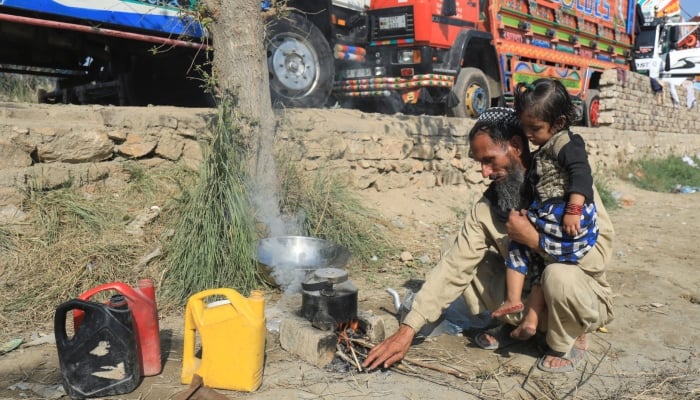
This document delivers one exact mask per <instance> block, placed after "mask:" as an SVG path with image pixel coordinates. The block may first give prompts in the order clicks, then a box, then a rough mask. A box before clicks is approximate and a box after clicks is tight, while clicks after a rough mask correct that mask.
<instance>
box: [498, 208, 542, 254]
mask: <svg viewBox="0 0 700 400" xmlns="http://www.w3.org/2000/svg"><path fill="white" fill-rule="evenodd" d="M506 229H507V230H508V237H509V238H510V240H515V241H516V242H518V243H520V244H523V245H525V246H527V247H529V248H531V249H533V250H535V251H539V247H540V235H539V233H537V229H535V227H534V225H532V223H531V222H530V220H529V219H528V218H527V210H520V211H515V210H512V211H511V212H510V215H509V216H508V222H506Z"/></svg>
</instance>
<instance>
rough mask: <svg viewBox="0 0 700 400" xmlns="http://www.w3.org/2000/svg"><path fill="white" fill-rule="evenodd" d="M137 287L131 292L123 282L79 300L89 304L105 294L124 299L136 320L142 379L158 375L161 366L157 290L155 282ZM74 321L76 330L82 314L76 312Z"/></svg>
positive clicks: (146, 281) (147, 281) (86, 293)
mask: <svg viewBox="0 0 700 400" xmlns="http://www.w3.org/2000/svg"><path fill="white" fill-rule="evenodd" d="M136 285H137V287H136V288H132V287H131V286H129V285H127V284H126V283H122V282H111V283H106V284H104V285H100V286H97V287H94V288H92V289H90V290H88V291H87V292H85V293H83V294H81V295H80V296H78V299H80V300H89V299H90V298H91V297H92V296H94V295H96V294H97V293H99V292H103V291H105V290H115V291H117V292H119V294H121V295H123V296H124V297H125V298H126V302H127V304H128V305H129V309H130V310H131V313H132V315H133V319H134V329H135V331H136V339H137V342H138V353H139V360H140V362H141V369H142V375H143V376H153V375H158V374H159V373H160V371H161V369H162V365H161V354H160V330H159V327H158V307H157V306H156V292H155V287H154V285H153V280H152V279H141V280H139V281H138V282H137V284H136ZM73 317H74V325H75V326H76V329H77V327H78V326H79V325H80V321H81V319H82V314H81V313H79V312H78V311H76V312H74V313H73Z"/></svg>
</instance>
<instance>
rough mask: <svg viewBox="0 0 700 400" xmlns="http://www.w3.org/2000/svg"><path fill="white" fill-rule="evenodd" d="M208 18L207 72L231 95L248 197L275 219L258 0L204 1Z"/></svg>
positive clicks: (271, 118) (271, 124)
mask: <svg viewBox="0 0 700 400" xmlns="http://www.w3.org/2000/svg"><path fill="white" fill-rule="evenodd" d="M205 5H206V7H207V8H208V9H209V10H210V11H211V12H212V15H213V16H214V21H213V23H212V24H211V26H210V28H209V29H210V31H211V35H212V42H213V48H214V61H213V75H214V78H215V79H216V81H217V87H218V90H219V93H223V92H229V93H232V94H234V97H235V99H236V103H235V106H236V107H237V109H238V111H239V113H240V114H242V117H243V120H244V121H247V123H246V126H244V127H242V128H243V129H244V130H243V134H244V135H245V138H246V140H247V142H248V143H247V144H248V146H249V149H250V152H249V155H250V157H249V164H248V165H249V170H250V177H251V180H252V183H253V193H252V195H251V198H252V200H253V203H254V204H255V206H256V207H257V208H258V210H257V211H258V215H261V216H262V219H263V222H265V223H266V225H268V227H269V226H270V224H271V222H270V221H265V220H266V219H268V218H269V219H273V220H277V219H279V208H278V207H279V202H278V201H277V199H278V197H279V196H278V193H277V187H278V182H277V174H276V168H275V158H274V149H273V145H274V133H275V115H274V112H273V111H272V103H271V100H270V86H269V77H268V67H267V55H266V47H265V30H264V23H263V17H262V12H261V9H260V2H259V1H254V0H205Z"/></svg>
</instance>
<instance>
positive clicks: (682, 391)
mask: <svg viewBox="0 0 700 400" xmlns="http://www.w3.org/2000/svg"><path fill="white" fill-rule="evenodd" d="M609 189H610V190H612V191H613V192H616V193H617V194H620V195H624V198H625V199H627V200H628V201H626V204H625V206H624V207H622V208H619V209H616V210H611V211H610V213H611V216H612V219H613V223H614V227H615V230H616V233H617V235H616V242H615V248H614V256H613V261H612V263H611V265H610V266H609V275H608V279H609V281H610V282H611V284H612V285H613V287H614V291H615V312H616V319H615V320H614V321H613V322H612V323H611V324H610V325H609V326H608V327H607V328H608V332H607V333H601V332H598V333H595V334H593V335H590V345H591V352H590V354H589V356H588V359H587V362H586V363H585V364H584V365H582V366H581V367H580V368H579V369H578V370H577V371H576V372H574V373H569V374H545V373H542V372H539V371H538V370H537V369H536V368H533V366H534V364H535V361H536V357H537V356H538V354H539V350H538V347H537V345H536V343H535V342H534V341H533V342H526V343H521V344H517V345H513V346H510V347H508V348H505V349H502V350H499V351H496V352H494V351H486V350H481V349H478V348H476V347H474V346H473V345H472V344H471V342H470V341H469V340H468V339H467V338H465V337H460V336H448V335H441V336H437V337H431V338H428V339H427V340H425V341H423V342H420V343H418V344H416V345H415V346H414V347H413V348H412V349H411V351H410V353H409V357H411V359H413V360H421V361H422V362H426V363H432V364H433V365H439V366H442V367H443V368H453V369H455V370H456V371H459V372H461V373H462V377H458V376H454V375H451V374H448V373H445V372H438V371H434V370H430V369H425V368H420V367H415V366H413V365H411V364H409V365H407V369H405V370H402V371H399V370H397V369H395V368H392V369H390V370H386V371H374V372H369V373H367V372H358V371H356V370H353V369H352V368H347V367H345V368H343V367H342V366H341V367H337V366H336V365H335V364H333V366H334V368H318V367H315V366H313V365H311V364H308V363H306V362H304V361H301V360H300V359H299V358H297V357H296V356H294V355H292V354H290V353H288V352H286V351H285V350H283V349H282V348H281V347H280V344H279V340H278V337H277V333H276V332H275V329H274V327H275V323H276V322H278V320H277V318H279V316H278V315H272V314H270V315H269V317H268V325H269V326H270V328H271V330H270V331H269V332H268V336H267V342H266V343H267V344H266V348H267V351H266V358H265V364H264V374H263V383H262V386H261V387H260V389H258V390H257V391H256V392H254V393H241V392H230V391H223V390H220V391H219V392H220V393H222V394H224V395H226V396H227V397H228V398H253V399H351V398H380V397H381V398H389V399H451V398H456V397H460V398H467V399H471V398H474V399H500V398H517V399H530V398H532V399H535V398H538V399H554V398H575V399H699V398H700V367H698V355H699V352H700V348H699V346H700V333H698V332H700V274H699V273H698V272H697V268H698V266H699V265H700V255H699V254H698V248H697V247H695V246H697V245H698V244H697V240H698V238H700V235H698V233H697V229H698V227H699V226H700V224H699V223H698V221H697V219H698V217H700V213H698V211H697V204H698V200H699V199H700V194H697V193H695V194H672V193H652V192H647V191H643V190H640V189H637V188H635V187H633V186H631V185H630V184H628V183H626V182H624V181H620V180H611V181H610V183H609ZM361 196H362V197H363V198H364V199H365V200H366V204H367V205H368V206H370V207H373V208H375V209H376V210H379V211H378V212H379V213H380V214H381V216H382V218H383V219H385V220H386V221H389V223H391V224H393V226H394V227H396V228H397V229H395V231H396V234H397V235H398V236H399V237H398V238H397V239H399V241H400V243H402V246H403V248H402V250H403V251H408V252H410V253H411V254H412V255H413V257H414V261H412V262H409V263H404V262H401V261H400V260H399V255H398V254H397V255H396V257H395V259H394V260H392V261H390V262H388V263H387V264H386V265H382V266H377V268H376V269H375V270H373V271H371V272H370V271H365V270H361V269H359V268H356V267H354V266H353V264H352V261H351V263H350V264H349V268H348V269H349V274H350V279H351V280H352V281H353V282H354V283H355V284H356V286H358V288H359V300H360V301H359V309H360V310H371V311H373V312H374V313H377V314H379V313H388V312H391V311H393V306H392V301H391V297H390V296H389V295H388V294H387V293H386V291H385V290H386V288H388V287H393V288H395V289H397V290H398V291H399V292H400V293H402V292H403V287H402V286H403V285H404V284H405V283H406V282H407V281H408V280H410V279H422V278H423V277H424V274H425V273H426V272H427V271H428V270H429V269H430V267H431V266H432V265H434V263H435V261H436V260H437V259H438V255H439V251H440V246H441V243H442V241H443V239H444V238H445V237H448V236H450V235H452V234H454V233H456V230H457V229H458V227H459V223H460V220H459V216H460V215H463V210H465V209H466V208H467V207H468V206H469V204H470V202H471V198H472V197H473V193H471V192H468V191H467V189H466V188H465V187H437V188H433V189H421V190H416V189H406V190H393V191H388V192H381V193H379V192H369V191H367V192H363V193H361ZM266 297H267V308H268V310H273V309H277V310H279V309H282V310H285V307H286V306H287V304H289V302H288V301H286V300H285V301H283V300H282V299H281V298H280V295H279V294H278V293H275V292H274V291H269V292H268V293H267V294H266ZM292 300H293V299H292ZM292 303H293V301H292ZM287 311H293V310H288V309H287ZM51 326H52V321H36V324H35V328H34V329H33V330H32V331H28V332H25V333H24V334H23V335H22V336H23V337H22V338H23V339H24V342H25V343H24V344H23V345H22V346H20V347H19V348H17V349H15V350H12V351H10V352H8V353H6V354H4V355H0V398H8V399H20V398H22V399H31V398H68V397H67V396H65V395H62V394H61V393H62V392H61V390H60V389H57V388H59V387H60V383H61V373H60V368H59V366H58V358H57V352H56V347H55V345H54V344H52V343H51V340H50V339H51V337H52V336H53V333H52V329H51ZM160 327H161V342H162V350H163V354H164V357H165V360H166V361H165V364H164V369H163V372H162V373H161V374H160V375H158V376H154V377H148V378H145V379H144V380H143V381H142V383H141V384H140V385H139V387H138V388H137V389H136V390H135V391H133V392H132V393H129V394H126V395H121V396H115V397H113V398H120V399H168V398H171V397H172V396H174V395H175V394H177V393H178V392H181V391H183V390H184V389H185V388H186V387H185V386H184V385H181V384H180V383H179V375H180V367H181V360H182V350H183V349H182V347H183V339H182V331H183V316H182V313H177V312H175V313H171V314H169V315H161V321H160ZM42 335H45V336H47V337H46V338H45V339H44V340H42V339H41V336H42ZM37 337H38V340H36V339H37ZM47 339H48V340H47ZM33 340H35V342H34V343H36V341H38V342H42V341H44V342H48V343H44V344H36V345H33V344H34V343H32V341H33ZM0 345H1V343H0ZM230 368H231V370H232V371H235V370H236V368H237V360H231V365H230Z"/></svg>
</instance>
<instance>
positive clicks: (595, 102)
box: [583, 89, 600, 127]
mask: <svg viewBox="0 0 700 400" xmlns="http://www.w3.org/2000/svg"><path fill="white" fill-rule="evenodd" d="M583 112H584V115H585V118H586V119H585V122H586V126H588V127H597V126H599V125H600V121H599V118H600V92H599V91H598V90H597V89H591V90H589V91H588V96H587V97H586V108H585V109H584V110H583Z"/></svg>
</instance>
